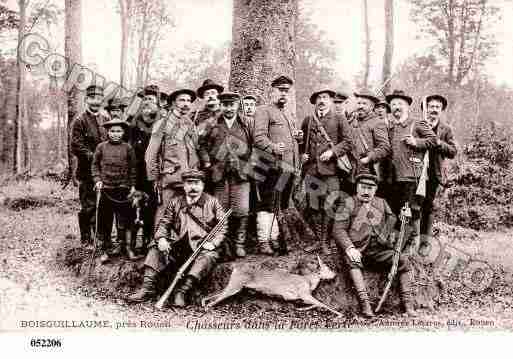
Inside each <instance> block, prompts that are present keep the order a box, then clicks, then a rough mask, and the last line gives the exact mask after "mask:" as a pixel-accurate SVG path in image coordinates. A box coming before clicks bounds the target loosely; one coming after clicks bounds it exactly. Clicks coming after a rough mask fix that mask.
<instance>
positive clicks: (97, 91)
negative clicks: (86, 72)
mask: <svg viewBox="0 0 513 359" xmlns="http://www.w3.org/2000/svg"><path fill="white" fill-rule="evenodd" d="M96 95H100V96H103V87H101V86H98V85H91V86H88V87H87V88H86V96H88V97H89V96H96Z"/></svg>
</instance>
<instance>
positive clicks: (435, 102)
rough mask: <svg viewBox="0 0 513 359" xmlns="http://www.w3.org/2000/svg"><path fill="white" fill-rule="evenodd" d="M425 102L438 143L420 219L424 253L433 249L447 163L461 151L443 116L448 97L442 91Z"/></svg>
mask: <svg viewBox="0 0 513 359" xmlns="http://www.w3.org/2000/svg"><path fill="white" fill-rule="evenodd" d="M425 103H426V111H424V102H422V103H421V109H422V110H423V113H424V114H425V116H426V117H427V122H428V124H429V125H430V126H431V128H432V129H433V132H434V133H435V135H436V145H435V146H434V147H433V148H431V149H429V166H428V180H427V186H426V198H425V199H424V202H423V206H422V219H421V221H420V247H419V252H420V253H424V252H425V251H427V250H428V249H429V246H430V243H431V238H432V236H433V217H434V209H435V208H434V201H435V197H436V194H437V190H438V186H439V185H442V186H444V185H445V183H446V163H445V162H446V160H447V159H453V158H454V157H455V156H456V153H457V147H456V142H455V140H454V136H453V133H452V128H451V127H450V126H449V125H448V124H447V123H446V122H445V121H443V120H442V118H441V115H442V112H444V111H445V109H446V108H447V99H446V98H445V97H443V96H442V95H438V94H435V95H429V96H427V97H426V100H425Z"/></svg>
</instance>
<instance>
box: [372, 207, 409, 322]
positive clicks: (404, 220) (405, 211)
mask: <svg viewBox="0 0 513 359" xmlns="http://www.w3.org/2000/svg"><path fill="white" fill-rule="evenodd" d="M409 218H411V210H410V206H409V204H408V202H406V203H405V204H404V206H403V208H402V209H401V213H400V215H399V220H400V221H401V229H400V231H399V237H398V238H397V241H396V242H395V248H394V257H393V258H392V268H390V272H389V273H388V278H387V284H386V285H385V290H384V291H383V294H382V295H381V298H380V300H379V303H378V306H377V307H376V310H375V312H376V313H378V312H379V311H380V310H381V306H382V305H383V303H384V302H385V299H386V298H387V295H388V292H389V291H390V288H391V287H392V282H393V281H394V278H395V276H396V274H397V268H398V266H399V257H400V256H401V252H402V249H403V243H404V236H405V235H406V226H407V225H408V219H409Z"/></svg>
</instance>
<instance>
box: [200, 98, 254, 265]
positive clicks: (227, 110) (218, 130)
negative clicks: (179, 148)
mask: <svg viewBox="0 0 513 359" xmlns="http://www.w3.org/2000/svg"><path fill="white" fill-rule="evenodd" d="M240 100H241V99H240V95H239V94H238V93H234V92H223V93H222V94H221V95H219V101H220V102H221V115H220V116H219V117H218V118H217V120H216V123H215V124H214V125H213V126H210V127H209V128H208V130H207V132H206V133H205V135H204V136H203V137H202V138H201V139H200V147H201V156H202V162H203V163H208V167H209V172H210V181H211V182H212V184H213V192H214V196H215V197H216V198H217V199H218V200H219V202H221V204H222V205H223V206H224V208H225V209H228V208H232V209H233V214H232V216H231V218H230V226H229V228H230V238H232V239H233V241H232V244H233V249H234V253H235V255H236V256H237V257H245V256H246V237H247V229H248V214H249V190H250V184H249V178H248V175H247V173H246V171H245V169H246V165H247V163H248V161H249V158H250V155H251V139H250V135H249V131H248V128H247V126H246V124H245V123H244V122H243V121H242V118H241V117H240V115H239V106H240Z"/></svg>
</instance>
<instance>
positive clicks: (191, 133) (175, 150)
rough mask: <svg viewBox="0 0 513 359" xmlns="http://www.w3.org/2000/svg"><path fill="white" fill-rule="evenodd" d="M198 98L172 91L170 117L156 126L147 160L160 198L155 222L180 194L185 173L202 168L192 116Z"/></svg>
mask: <svg viewBox="0 0 513 359" xmlns="http://www.w3.org/2000/svg"><path fill="white" fill-rule="evenodd" d="M195 99H196V93H195V92H194V91H192V90H189V89H179V90H176V91H174V92H172V93H171V94H170V95H169V101H170V103H171V111H170V113H169V116H168V117H167V118H165V119H160V120H159V121H158V122H156V123H155V124H154V126H153V131H152V134H151V138H150V143H149V145H148V149H147V150H146V157H145V160H146V169H147V173H148V179H149V180H150V181H152V182H153V185H154V190H155V192H156V193H157V194H158V197H160V204H159V208H158V209H157V214H156V223H158V220H159V218H160V217H161V216H162V213H163V212H164V210H165V208H166V206H167V203H168V202H169V200H170V199H171V198H172V197H173V196H174V195H175V194H177V193H180V192H181V190H182V188H183V183H182V179H181V175H182V172H183V171H185V170H187V169H190V168H192V169H197V168H199V166H200V163H199V143H198V134H197V131H196V126H194V123H193V122H192V120H191V119H190V117H189V114H190V112H191V107H192V103H193V102H194V100H195Z"/></svg>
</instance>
